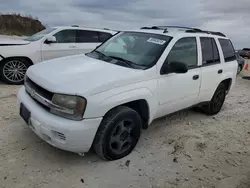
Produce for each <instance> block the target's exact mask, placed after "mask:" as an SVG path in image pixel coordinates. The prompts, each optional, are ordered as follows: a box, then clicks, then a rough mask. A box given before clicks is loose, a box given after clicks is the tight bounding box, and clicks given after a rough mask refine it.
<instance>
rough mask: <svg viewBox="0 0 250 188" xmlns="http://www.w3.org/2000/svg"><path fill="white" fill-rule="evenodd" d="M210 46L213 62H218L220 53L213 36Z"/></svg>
mask: <svg viewBox="0 0 250 188" xmlns="http://www.w3.org/2000/svg"><path fill="white" fill-rule="evenodd" d="M212 47H213V57H214V63H219V62H220V54H219V50H218V47H217V44H216V42H215V40H214V39H213V38H212Z"/></svg>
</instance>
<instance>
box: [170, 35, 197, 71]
mask: <svg viewBox="0 0 250 188" xmlns="http://www.w3.org/2000/svg"><path fill="white" fill-rule="evenodd" d="M175 61H177V62H183V63H185V64H186V65H187V66H188V67H189V68H192V67H196V66H197V43H196V38H195V37H186V38H182V39H180V40H178V41H177V42H176V43H175V45H174V46H173V48H172V49H171V51H170V52H169V54H168V57H167V62H168V63H170V62H175Z"/></svg>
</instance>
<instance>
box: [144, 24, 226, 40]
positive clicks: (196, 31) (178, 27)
mask: <svg viewBox="0 0 250 188" xmlns="http://www.w3.org/2000/svg"><path fill="white" fill-rule="evenodd" d="M168 28H169V29H170V28H175V29H180V30H185V32H186V33H207V34H212V35H218V36H222V37H226V35H224V34H223V33H221V32H216V31H206V30H201V29H198V28H193V27H183V26H152V27H141V29H158V30H164V31H163V33H167V32H168Z"/></svg>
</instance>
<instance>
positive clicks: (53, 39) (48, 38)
mask: <svg viewBox="0 0 250 188" xmlns="http://www.w3.org/2000/svg"><path fill="white" fill-rule="evenodd" d="M55 42H56V37H55V36H49V37H47V39H46V40H45V42H44V43H45V44H51V43H55Z"/></svg>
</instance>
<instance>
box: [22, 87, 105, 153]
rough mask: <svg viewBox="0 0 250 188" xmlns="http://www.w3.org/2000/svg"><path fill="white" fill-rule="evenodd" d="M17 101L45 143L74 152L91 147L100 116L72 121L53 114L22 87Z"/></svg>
mask: <svg viewBox="0 0 250 188" xmlns="http://www.w3.org/2000/svg"><path fill="white" fill-rule="evenodd" d="M18 102H19V106H20V104H21V103H22V104H23V105H25V107H26V108H27V109H28V110H29V111H30V112H31V117H30V124H29V127H30V128H31V129H32V130H33V131H34V132H35V133H36V134H37V135H38V136H39V137H40V138H41V139H43V140H44V141H46V142H47V143H49V144H51V145H52V146H54V147H57V148H60V149H62V150H66V151H71V152H75V153H85V152H88V151H89V149H90V148H91V145H92V142H93V140H94V137H95V134H96V132H97V129H98V127H99V125H100V123H101V121H102V118H94V119H85V120H82V121H73V120H68V119H65V118H62V117H59V116H56V115H53V114H51V113H50V112H48V111H47V110H45V109H44V108H42V107H41V106H40V105H39V104H38V103H37V102H36V101H34V100H33V99H32V98H31V97H30V96H29V95H28V94H27V93H26V91H25V88H24V87H22V88H21V89H20V90H19V92H18Z"/></svg>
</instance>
